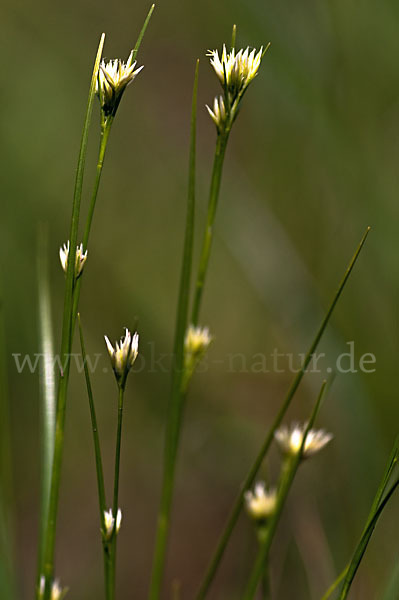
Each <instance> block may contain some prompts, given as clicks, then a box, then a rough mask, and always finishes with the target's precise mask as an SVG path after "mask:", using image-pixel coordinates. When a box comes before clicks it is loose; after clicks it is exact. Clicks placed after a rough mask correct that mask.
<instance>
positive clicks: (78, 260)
mask: <svg viewBox="0 0 399 600" xmlns="http://www.w3.org/2000/svg"><path fill="white" fill-rule="evenodd" d="M68 256H69V240H68V241H67V243H66V244H64V245H63V246H61V248H60V262H61V266H62V268H63V270H64V271H65V273H66V272H67V269H68ZM86 260H87V250H86V252H83V244H80V246H76V255H75V277H76V279H77V278H78V277H80V275H81V274H82V271H83V267H84V266H85V262H86Z"/></svg>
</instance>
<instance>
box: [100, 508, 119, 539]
mask: <svg viewBox="0 0 399 600" xmlns="http://www.w3.org/2000/svg"><path fill="white" fill-rule="evenodd" d="M121 522H122V511H121V509H120V508H118V512H117V513H116V523H115V518H114V517H113V514H112V508H110V509H109V510H105V511H104V525H105V532H104V533H105V537H106V539H107V540H109V539H110V538H111V536H112V534H113V533H114V526H115V533H118V532H119V529H120V528H121Z"/></svg>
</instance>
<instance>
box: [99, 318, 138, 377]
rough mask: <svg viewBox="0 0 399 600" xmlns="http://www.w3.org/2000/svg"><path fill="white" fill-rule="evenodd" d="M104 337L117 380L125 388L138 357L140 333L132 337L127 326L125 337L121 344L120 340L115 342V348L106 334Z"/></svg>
mask: <svg viewBox="0 0 399 600" xmlns="http://www.w3.org/2000/svg"><path fill="white" fill-rule="evenodd" d="M104 338H105V343H106V344H107V349H108V353H109V356H110V359H111V364H112V368H113V369H114V373H115V377H116V380H117V382H118V385H119V386H120V387H122V388H124V387H125V384H126V378H127V375H128V373H129V370H130V368H131V367H132V366H133V364H134V361H135V360H136V358H137V354H138V348H139V336H138V333H137V332H136V333H135V334H134V335H133V337H132V334H131V333H130V331H129V330H128V329H126V327H125V337H124V338H121V340H120V342H119V344H118V342H116V343H115V349H114V348H113V346H112V344H111V342H110V341H109V339H108V337H107V336H106V335H105V336H104Z"/></svg>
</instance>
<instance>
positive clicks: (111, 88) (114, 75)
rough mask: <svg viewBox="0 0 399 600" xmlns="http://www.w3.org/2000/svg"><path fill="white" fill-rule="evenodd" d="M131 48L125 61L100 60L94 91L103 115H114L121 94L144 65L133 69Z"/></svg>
mask: <svg viewBox="0 0 399 600" xmlns="http://www.w3.org/2000/svg"><path fill="white" fill-rule="evenodd" d="M135 66H136V61H134V60H133V50H132V51H131V53H130V54H129V58H128V59H127V61H126V63H124V62H123V61H121V60H120V59H119V58H115V59H114V60H110V61H109V62H105V61H104V60H103V61H101V64H100V68H99V70H98V77H97V87H96V93H97V95H98V97H99V98H100V102H101V108H102V110H103V111H104V114H105V116H108V115H111V114H112V115H115V113H116V110H117V108H118V106H119V102H120V100H121V97H122V94H123V92H124V91H125V89H126V88H127V86H128V85H129V84H130V83H131V82H132V81H133V80H134V79H135V78H136V76H137V75H138V74H139V73H140V71H141V69H143V68H144V67H139V68H138V69H136V70H135Z"/></svg>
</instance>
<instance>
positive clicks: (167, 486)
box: [149, 61, 199, 600]
mask: <svg viewBox="0 0 399 600" xmlns="http://www.w3.org/2000/svg"><path fill="white" fill-rule="evenodd" d="M198 66H199V63H198V61H197V65H196V69H195V77H194V87H193V99H192V108H191V133H190V157H189V177H188V194H187V215H186V232H185V239H184V250H183V261H182V266H181V274H180V288H179V300H178V306H177V315H176V330H175V340H174V350H173V355H174V363H173V372H172V385H171V399H170V406H169V416H168V423H167V428H166V439H165V459H164V461H165V462H164V473H163V483H162V492H161V502H160V508H159V514H158V524H157V534H156V541H155V551H154V561H153V568H152V576H151V582H150V592H149V597H150V598H151V600H156V599H157V598H159V595H160V590H161V584H162V576H163V571H164V564H165V555H166V546H167V539H168V533H169V521H170V511H171V505H172V498H173V486H174V473H175V463H176V454H177V447H178V440H179V434H180V425H181V420H182V413H183V408H184V400H185V391H184V390H182V379H183V365H184V336H185V333H186V329H187V321H188V305H189V290H190V280H191V266H192V254H193V239H194V220H195V158H196V123H197V92H198Z"/></svg>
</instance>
